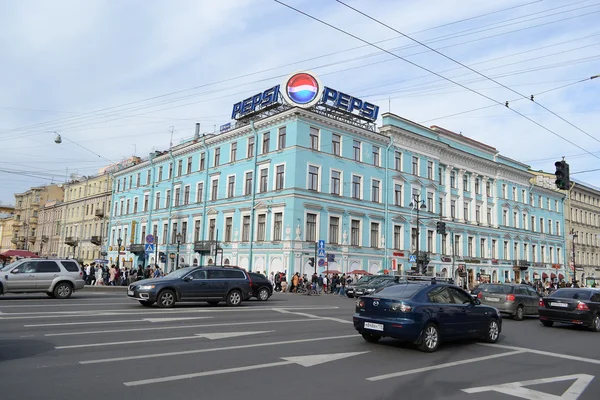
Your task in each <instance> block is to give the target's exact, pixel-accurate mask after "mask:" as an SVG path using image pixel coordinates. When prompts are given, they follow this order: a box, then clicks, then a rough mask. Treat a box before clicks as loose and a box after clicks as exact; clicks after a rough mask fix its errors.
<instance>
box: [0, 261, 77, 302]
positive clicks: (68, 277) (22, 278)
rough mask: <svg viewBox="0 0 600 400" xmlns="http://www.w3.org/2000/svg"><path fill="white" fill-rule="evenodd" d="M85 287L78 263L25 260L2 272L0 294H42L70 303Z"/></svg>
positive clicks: (16, 262) (8, 266)
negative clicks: (75, 294) (68, 300)
mask: <svg viewBox="0 0 600 400" xmlns="http://www.w3.org/2000/svg"><path fill="white" fill-rule="evenodd" d="M84 286H85V282H84V280H83V271H82V269H81V267H80V266H79V263H78V262H77V261H75V260H61V259H47V258H24V259H21V260H18V261H15V262H13V263H11V264H8V265H6V266H4V267H2V269H0V294H6V293H42V292H43V293H46V294H47V295H48V296H49V297H55V298H57V299H68V298H69V297H71V295H72V294H73V292H74V291H76V290H79V289H83V287H84Z"/></svg>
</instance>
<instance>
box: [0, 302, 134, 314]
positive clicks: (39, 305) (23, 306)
mask: <svg viewBox="0 0 600 400" xmlns="http://www.w3.org/2000/svg"><path fill="white" fill-rule="evenodd" d="M117 304H129V305H135V304H133V303H132V302H131V301H126V302H112V303H55V302H54V301H53V302H52V304H35V305H31V304H27V305H25V304H19V305H14V306H7V305H4V304H2V305H0V308H2V309H4V308H31V307H35V308H39V307H52V308H57V307H91V306H93V307H98V306H114V305H117ZM0 314H2V311H0Z"/></svg>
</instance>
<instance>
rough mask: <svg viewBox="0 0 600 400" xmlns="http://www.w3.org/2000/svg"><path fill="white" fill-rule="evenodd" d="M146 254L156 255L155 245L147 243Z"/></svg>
mask: <svg viewBox="0 0 600 400" xmlns="http://www.w3.org/2000/svg"><path fill="white" fill-rule="evenodd" d="M146 253H154V245H153V244H150V243H146Z"/></svg>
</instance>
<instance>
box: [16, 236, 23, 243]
mask: <svg viewBox="0 0 600 400" xmlns="http://www.w3.org/2000/svg"><path fill="white" fill-rule="evenodd" d="M17 240H18V242H19V243H22V242H25V236H19V237H18V238H17Z"/></svg>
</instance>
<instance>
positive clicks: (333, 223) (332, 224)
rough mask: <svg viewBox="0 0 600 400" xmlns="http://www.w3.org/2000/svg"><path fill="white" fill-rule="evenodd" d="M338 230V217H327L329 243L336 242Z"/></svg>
mask: <svg viewBox="0 0 600 400" xmlns="http://www.w3.org/2000/svg"><path fill="white" fill-rule="evenodd" d="M339 232H340V219H339V217H329V243H333V244H338V237H339Z"/></svg>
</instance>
